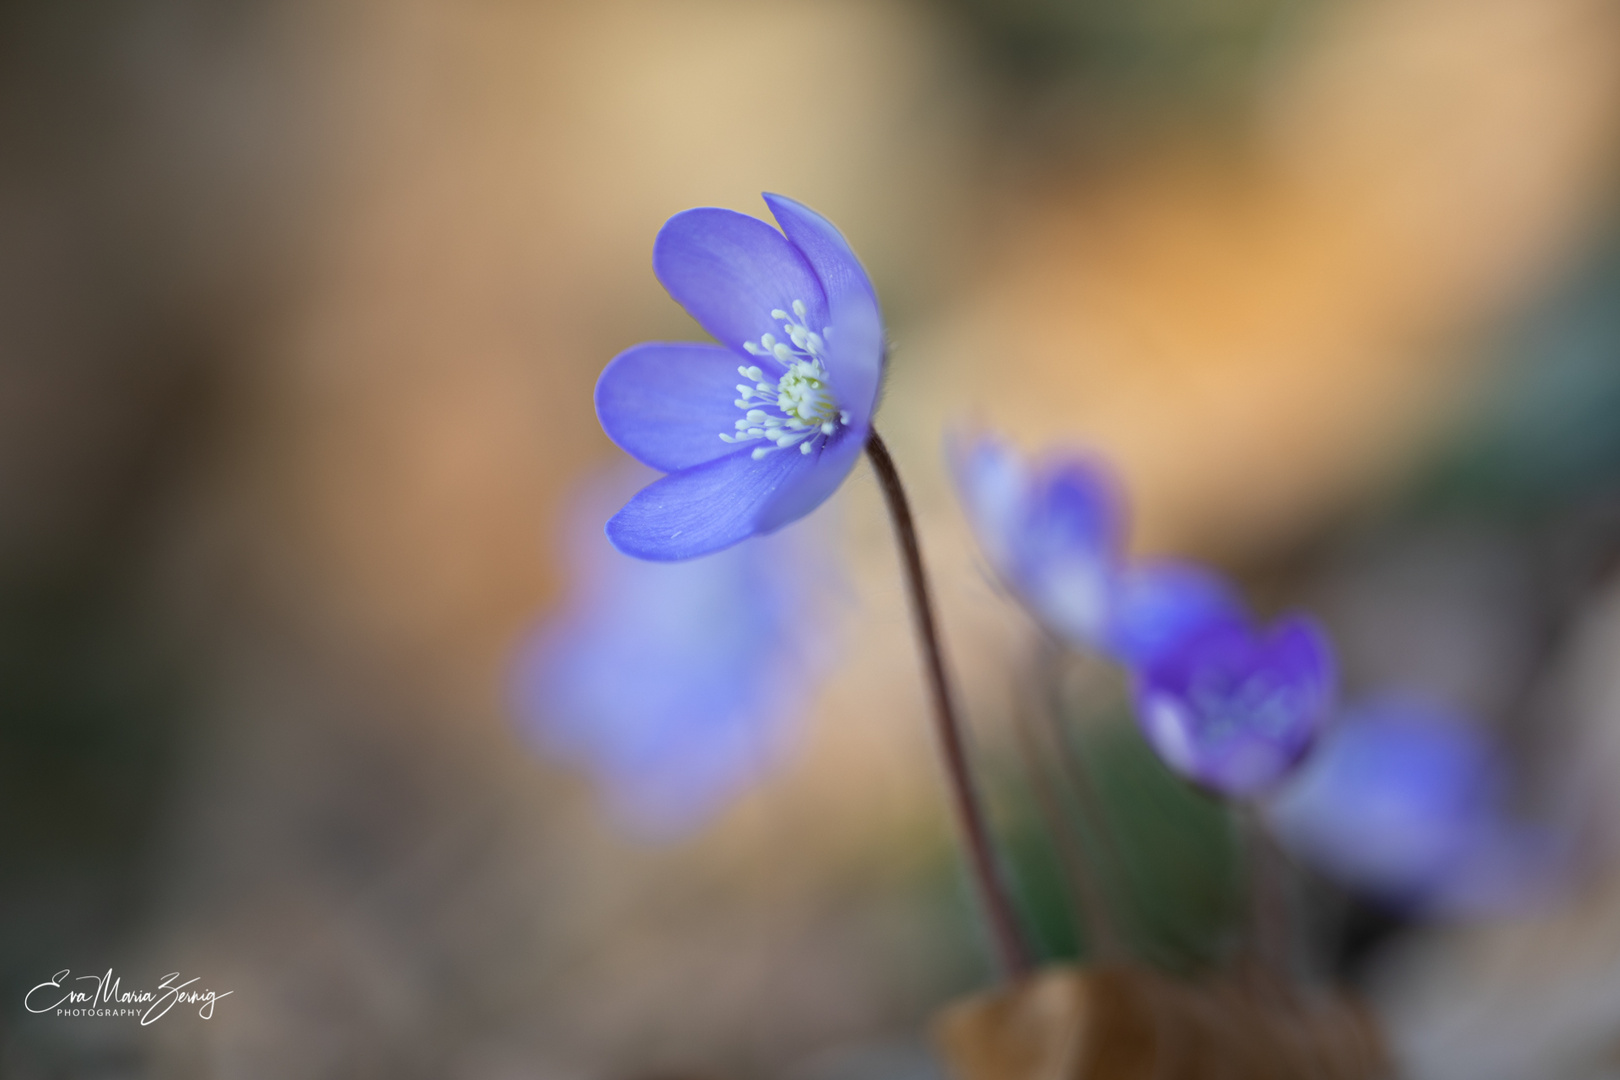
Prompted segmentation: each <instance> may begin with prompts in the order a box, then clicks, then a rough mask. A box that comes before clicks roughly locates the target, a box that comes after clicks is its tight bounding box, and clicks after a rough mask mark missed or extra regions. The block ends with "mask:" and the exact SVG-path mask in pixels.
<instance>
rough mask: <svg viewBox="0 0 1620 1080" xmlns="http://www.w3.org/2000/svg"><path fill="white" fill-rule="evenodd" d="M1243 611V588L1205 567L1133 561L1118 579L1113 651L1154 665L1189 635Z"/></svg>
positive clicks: (1110, 634)
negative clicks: (1241, 590) (1136, 563)
mask: <svg viewBox="0 0 1620 1080" xmlns="http://www.w3.org/2000/svg"><path fill="white" fill-rule="evenodd" d="M1242 612H1243V601H1242V599H1241V598H1240V597H1239V596H1238V594H1237V590H1235V589H1233V588H1232V586H1231V585H1230V584H1228V583H1227V582H1226V581H1225V580H1224V579H1223V578H1221V577H1220V576H1219V575H1217V574H1215V573H1213V572H1211V571H1209V570H1205V569H1203V568H1202V567H1199V566H1194V565H1192V564H1190V563H1182V562H1151V563H1144V564H1141V565H1138V566H1133V567H1131V568H1130V569H1128V570H1126V571H1125V572H1124V573H1123V574H1121V575H1120V576H1119V578H1118V579H1117V581H1116V582H1115V587H1114V604H1113V611H1112V617H1111V620H1110V623H1109V628H1108V645H1109V650H1110V651H1111V652H1112V653H1113V654H1114V655H1115V656H1116V657H1118V658H1119V659H1120V660H1121V661H1122V662H1124V663H1127V664H1132V665H1147V664H1151V663H1153V662H1154V661H1155V660H1156V659H1157V658H1159V657H1161V656H1163V655H1164V654H1165V653H1167V652H1168V651H1169V650H1171V649H1173V648H1174V647H1175V646H1176V644H1177V643H1178V642H1180V641H1182V640H1183V639H1185V638H1187V637H1189V636H1191V635H1193V634H1196V633H1197V632H1199V631H1200V630H1202V629H1203V628H1204V627H1206V626H1209V625H1210V624H1212V623H1214V622H1217V621H1220V620H1225V619H1231V618H1236V617H1241V615H1242Z"/></svg>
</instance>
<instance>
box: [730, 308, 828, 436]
mask: <svg viewBox="0 0 1620 1080" xmlns="http://www.w3.org/2000/svg"><path fill="white" fill-rule="evenodd" d="M790 307H791V308H792V311H791V313H790V312H788V311H785V310H783V309H782V308H775V309H773V310H772V311H771V318H773V319H777V320H780V321H781V323H782V332H783V333H784V334H786V335H787V340H786V341H783V340H780V339H778V338H777V336H776V335H775V334H761V335H760V338H759V341H758V342H753V341H745V342H744V343H743V349H744V350H745V351H747V353H748V354H749V355H750V356H769V357H771V358H772V359H774V360H775V361H777V362H778V363H780V364H781V365H782V366H783V367H784V368H786V370H785V371H784V372H783V373H782V374H781V376H780V377H778V378H777V379H776V380H775V381H772V380H771V378H770V376H769V375H767V374H766V373H765V371H764V370H763V369H761V368H760V367H758V366H757V365H755V366H744V367H739V368H738V369H737V373H738V374H739V375H741V376H742V377H743V378H745V379H752V380H753V381H754V385H753V386H752V387H750V386H747V385H745V384H741V383H739V384H738V386H737V394H738V397H737V400H736V401H734V402H732V404H734V405H735V406H737V408H739V409H743V410H746V411H745V414H744V418H743V419H741V420H738V421H737V434H735V435H732V434H729V433H728V434H722V435H721V436H720V438H721V439H722V440H724V441H725V442H727V443H739V442H748V441H751V440H754V439H763V440H765V441H767V442H769V443H771V444H772V445H770V446H762V447H759V448H758V449H756V450H755V451H754V452H753V454H752V457H753V459H754V460H755V461H759V460H760V459H762V458H763V457H765V455H766V454H769V453H771V452H773V451H775V450H785V449H787V448H788V447H790V446H797V447H798V448H799V453H801V454H809V453H810V452H812V451H813V450H815V449H816V448H817V447H819V446H821V445H822V444H824V443H825V442H826V441H827V440H828V439H830V438H831V437H832V436H834V435H836V434H837V433H838V429H839V428H840V427H841V426H842V425H844V424H848V423H849V412H848V411H847V410H844V409H840V408H839V407H838V401H837V399H836V398H835V397H834V396H833V392H832V385H831V381H830V379H829V377H828V374H827V366H826V364H825V363H824V362H823V360H822V356H821V351H822V348H823V347H824V346H825V344H826V338H827V336H828V335H829V334H830V333H831V330H830V329H829V328H826V327H823V328H822V331H821V333H820V334H817V333H815V332H813V331H812V330H811V329H810V328H809V326H808V325H807V324H806V317H807V315H808V314H809V308H808V307H807V306H806V305H805V303H804V301H803V300H795V301H793V303H792V304H791V305H790ZM790 343H791V344H790ZM760 406H765V407H766V408H774V410H775V412H774V413H772V412H767V411H765V408H760Z"/></svg>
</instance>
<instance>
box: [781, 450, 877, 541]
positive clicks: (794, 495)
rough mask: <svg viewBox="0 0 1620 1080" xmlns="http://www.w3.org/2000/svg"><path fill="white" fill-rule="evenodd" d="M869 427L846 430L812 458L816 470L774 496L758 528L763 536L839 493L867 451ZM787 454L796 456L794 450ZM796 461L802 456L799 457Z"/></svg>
mask: <svg viewBox="0 0 1620 1080" xmlns="http://www.w3.org/2000/svg"><path fill="white" fill-rule="evenodd" d="M866 432H867V429H866V427H865V426H862V427H860V428H856V427H854V426H848V427H845V428H844V429H843V430H842V431H840V432H839V433H838V435H837V437H835V438H834V439H833V440H831V441H830V442H828V443H827V444H826V445H824V446H822V447H821V448H820V449H819V450H817V451H815V452H813V453H811V454H810V455H809V457H810V460H811V461H813V462H814V467H813V468H811V469H809V470H807V471H806V472H804V473H801V474H800V475H799V476H797V477H796V478H794V480H792V481H791V482H790V483H788V484H785V485H784V486H783V487H782V490H780V491H778V492H777V493H776V494H775V495H773V496H772V497H771V499H770V501H769V502H767V503H766V504H765V507H764V508H763V510H761V512H760V515H759V519H758V522H757V524H758V526H759V531H760V532H762V533H768V532H774V531H775V530H777V529H780V528H781V527H782V526H784V525H787V524H789V523H791V522H794V521H798V520H799V519H800V518H802V517H804V516H805V515H806V514H808V513H809V512H810V511H812V510H814V509H815V508H816V507H818V506H820V505H821V504H822V503H824V502H826V501H827V498H828V496H830V495H831V494H832V493H833V492H835V491H837V490H838V485H839V484H842V483H843V482H844V477H846V476H848V475H849V471H850V470H851V469H853V468H854V467H855V459H856V458H858V457H860V456H861V451H862V450H864V449H865V448H866ZM783 453H793V451H791V450H786V451H783ZM794 456H795V457H799V456H802V455H798V454H795V455H794Z"/></svg>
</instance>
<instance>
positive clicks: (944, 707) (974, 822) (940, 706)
mask: <svg viewBox="0 0 1620 1080" xmlns="http://www.w3.org/2000/svg"><path fill="white" fill-rule="evenodd" d="M866 455H867V457H869V458H870V459H871V460H872V470H873V471H874V472H876V473H877V477H878V483H879V484H880V485H881V486H882V488H883V499H884V502H886V503H887V504H888V507H889V517H890V518H891V519H892V520H893V521H894V533H895V539H896V540H898V541H899V543H900V561H901V563H902V564H903V565H904V567H905V577H906V588H907V591H908V592H909V593H910V594H911V614H912V618H913V620H914V622H915V624H916V629H917V639H918V643H919V644H920V645H921V646H922V651H923V662H924V665H925V666H926V668H927V674H928V687H929V691H930V696H931V697H932V699H933V705H934V721H935V724H936V726H937V727H938V728H939V739H940V744H941V747H942V748H943V750H944V752H945V770H946V773H947V775H948V777H949V780H950V789H951V795H952V799H953V801H954V802H955V804H956V816H957V819H958V821H959V822H960V824H961V827H962V832H963V833H964V834H965V839H966V841H967V849H968V860H969V863H970V864H971V866H972V870H973V878H974V881H975V882H977V884H978V886H979V899H980V901H981V902H982V903H983V905H984V911H985V915H986V917H987V918H988V919H989V920H990V929H991V931H992V932H993V934H994V936H995V940H996V947H997V950H998V951H999V953H1000V957H1001V964H1002V967H1003V969H1004V970H1005V971H1006V973H1007V975H1009V976H1010V977H1012V978H1018V977H1019V976H1021V975H1023V974H1025V973H1026V972H1028V971H1029V969H1030V965H1031V960H1030V950H1029V946H1028V944H1027V943H1026V942H1025V941H1024V935H1023V932H1022V931H1021V930H1020V929H1019V925H1018V916H1017V913H1016V912H1015V911H1014V909H1013V904H1012V899H1011V898H1010V897H1009V896H1008V894H1007V886H1006V883H1005V882H1004V881H1003V880H1002V877H1001V872H1000V867H999V866H998V865H997V863H996V858H995V852H994V850H993V849H992V847H991V841H990V830H989V827H988V825H987V824H986V822H985V818H984V808H983V806H982V805H980V803H979V798H978V794H977V793H976V791H975V790H974V787H973V777H972V774H971V773H969V771H968V762H967V749H966V746H965V744H964V742H963V739H962V725H961V722H960V721H959V720H958V718H957V715H956V705H955V702H954V700H953V698H952V697H951V689H950V684H949V683H948V682H947V680H946V678H945V656H944V651H943V650H942V649H941V648H940V643H939V628H938V627H937V626H936V625H935V622H934V602H933V600H932V599H931V597H930V596H929V592H928V576H927V574H926V573H925V572H924V570H923V561H922V549H921V548H920V547H918V545H917V527H916V525H915V523H913V521H912V520H911V503H910V502H909V501H908V500H907V499H906V489H905V487H904V486H903V485H902V484H901V483H900V473H899V472H898V471H896V470H895V467H894V459H893V458H891V457H890V456H889V448H888V447H886V446H884V445H883V440H882V439H880V438H879V437H878V433H877V431H876V430H875V429H874V430H873V431H872V433H871V435H870V436H869V437H868V438H867V440H866Z"/></svg>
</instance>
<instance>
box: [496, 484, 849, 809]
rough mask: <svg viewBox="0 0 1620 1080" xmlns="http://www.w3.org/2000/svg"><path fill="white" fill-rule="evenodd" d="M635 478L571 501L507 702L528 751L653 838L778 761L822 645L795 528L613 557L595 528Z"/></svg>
mask: <svg viewBox="0 0 1620 1080" xmlns="http://www.w3.org/2000/svg"><path fill="white" fill-rule="evenodd" d="M648 478H649V477H648V476H647V474H646V472H645V470H642V469H640V468H639V467H633V466H632V467H631V468H630V470H629V471H628V472H626V471H620V472H617V473H613V474H610V475H608V476H605V477H602V478H600V479H599V480H598V481H597V482H596V483H595V484H593V485H591V487H590V488H589V490H587V491H586V492H585V493H584V495H583V496H582V497H581V498H580V499H579V500H578V502H577V505H576V506H575V507H574V509H573V513H572V514H571V515H570V517H569V524H570V530H569V536H568V537H567V540H568V559H569V571H570V573H569V577H570V580H571V582H572V583H573V591H572V593H571V595H570V596H569V597H568V599H567V601H566V603H565V606H564V608H563V610H562V611H561V612H560V613H559V614H557V615H556V616H554V617H553V618H551V619H549V620H548V621H547V622H545V623H544V624H543V625H541V626H540V627H539V628H538V629H537V630H536V631H535V633H534V634H532V635H531V637H530V638H529V640H528V641H527V642H526V643H525V644H524V646H523V648H522V649H521V651H520V653H519V655H518V657H517V663H516V666H515V671H514V696H515V704H516V707H517V711H518V714H519V717H520V722H521V724H522V727H523V731H524V733H525V734H526V735H527V736H528V737H529V739H530V740H531V741H532V742H533V743H534V745H536V746H537V748H539V749H540V750H541V751H542V752H543V753H545V754H546V755H547V756H550V757H553V758H555V759H557V760H560V761H562V762H564V763H567V764H569V765H572V766H574V767H577V768H580V769H583V770H585V771H587V772H589V773H590V774H592V775H593V776H594V777H595V778H596V779H597V781H598V784H599V786H600V788H601V790H602V792H603V794H604V796H605V798H606V800H607V802H608V804H609V806H610V808H611V810H612V811H613V813H614V816H615V817H616V818H617V819H618V820H619V821H620V822H621V823H622V824H624V825H625V826H627V827H628V828H629V829H630V830H632V831H633V832H635V833H637V834H640V835H642V836H646V837H649V838H654V839H659V838H669V837H675V836H679V835H681V834H683V833H685V832H688V831H690V830H691V829H693V828H696V827H697V826H699V825H701V824H703V823H704V822H705V821H706V820H707V819H708V818H710V817H711V816H712V815H713V814H715V813H716V812H718V811H719V810H721V809H722V808H724V806H725V805H726V804H727V803H728V802H729V801H730V800H732V799H733V798H735V797H736V796H737V795H738V794H739V793H740V792H742V791H743V790H744V789H746V788H747V787H748V785H749V784H751V783H753V782H754V781H756V780H757V779H758V777H759V776H760V775H761V774H762V773H763V772H765V771H766V770H767V769H769V768H770V767H772V766H773V765H774V764H775V763H777V762H778V761H779V760H780V759H781V757H782V755H783V752H784V750H785V749H786V747H787V746H788V745H789V744H790V742H791V737H792V729H793V724H794V721H795V720H797V719H798V717H799V714H800V713H801V712H802V710H803V708H804V705H805V702H806V701H807V700H808V698H809V695H810V692H811V691H812V690H813V688H814V684H815V680H816V677H817V673H818V672H819V671H820V670H821V669H822V667H824V660H825V654H826V653H827V651H828V645H827V643H826V640H825V634H826V630H825V620H809V619H807V618H806V617H805V616H806V613H807V612H813V611H815V610H816V603H817V600H816V593H817V592H818V591H824V589H821V590H818V586H822V585H823V584H824V582H823V581H822V574H821V572H820V569H819V564H818V563H817V561H816V559H815V557H814V556H813V554H812V552H811V550H810V549H811V548H812V545H809V544H806V543H805V542H804V538H803V537H802V536H799V535H796V534H797V533H798V532H799V530H797V529H794V530H788V531H786V532H783V533H781V534H779V535H777V536H773V537H770V538H768V539H767V540H766V541H763V542H761V543H758V544H747V545H742V546H740V547H737V548H734V549H732V550H729V551H724V552H721V553H719V554H716V555H713V556H710V557H708V558H704V559H695V560H692V561H690V562H685V563H680V564H678V565H668V564H660V563H650V562H643V561H641V560H638V559H634V558H630V557H629V556H626V555H623V554H621V553H620V552H618V551H615V550H614V549H613V548H612V547H611V546H610V545H609V544H608V542H607V539H606V538H605V537H604V536H603V532H602V523H603V521H604V520H605V519H606V518H607V516H608V514H609V513H610V512H611V511H612V509H613V508H614V507H615V506H617V505H618V504H619V503H620V501H622V499H623V498H624V496H625V495H626V494H627V493H628V492H630V491H632V490H634V488H635V487H636V485H637V484H638V483H645V482H646V480H647V479H648ZM813 624H814V625H817V626H819V629H818V630H817V632H816V633H815V634H812V633H811V632H810V627H811V626H812V625H813Z"/></svg>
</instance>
